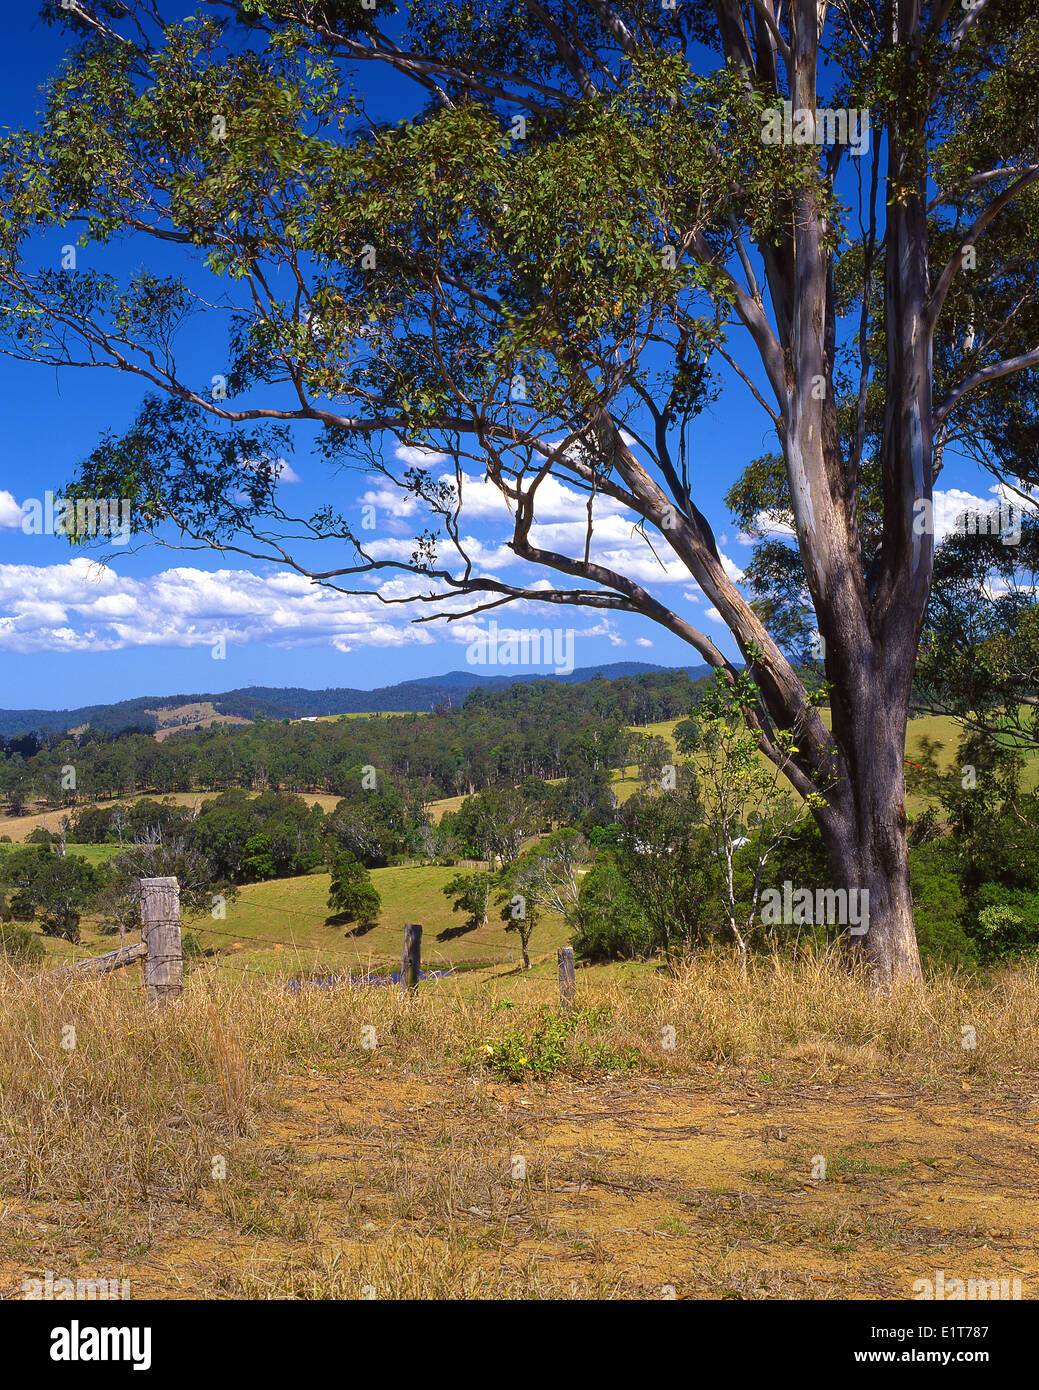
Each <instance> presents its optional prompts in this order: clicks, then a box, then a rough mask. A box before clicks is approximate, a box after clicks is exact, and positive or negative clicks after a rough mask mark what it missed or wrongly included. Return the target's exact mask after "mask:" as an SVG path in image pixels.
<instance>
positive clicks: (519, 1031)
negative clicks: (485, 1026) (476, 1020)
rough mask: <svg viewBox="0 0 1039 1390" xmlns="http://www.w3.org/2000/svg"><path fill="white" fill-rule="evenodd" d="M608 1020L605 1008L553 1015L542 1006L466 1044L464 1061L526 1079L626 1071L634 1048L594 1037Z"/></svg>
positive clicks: (511, 1078)
mask: <svg viewBox="0 0 1039 1390" xmlns="http://www.w3.org/2000/svg"><path fill="white" fill-rule="evenodd" d="M611 1022H612V1020H611V1015H610V1010H609V1009H602V1008H600V1009H574V1010H572V1011H571V1012H570V1013H567V1014H556V1013H553V1012H552V1011H551V1010H549V1009H546V1008H542V1009H539V1010H538V1012H537V1014H536V1015H535V1016H534V1018H533V1020H532V1021H531V1022H530V1023H529V1024H528V1025H527V1026H526V1027H523V1026H520V1027H517V1028H515V1029H512V1030H510V1031H509V1032H507V1033H505V1034H504V1035H503V1036H502V1037H500V1038H497V1039H495V1040H494V1041H492V1042H488V1043H485V1044H483V1046H481V1047H476V1046H473V1047H470V1048H469V1049H468V1051H467V1054H466V1061H467V1062H469V1063H470V1064H474V1063H482V1064H483V1065H484V1066H486V1067H487V1069H488V1070H489V1071H491V1072H493V1073H494V1075H495V1076H498V1077H500V1078H501V1079H502V1080H503V1081H526V1080H527V1079H528V1078H530V1077H535V1078H539V1077H546V1076H551V1075H553V1074H554V1073H555V1072H583V1071H630V1070H631V1069H632V1068H634V1067H636V1066H637V1065H638V1063H639V1055H638V1053H637V1052H633V1051H631V1050H630V1049H626V1050H618V1049H617V1048H615V1047H613V1046H612V1045H611V1044H610V1043H608V1042H606V1041H605V1040H604V1039H602V1038H601V1037H599V1036H596V1035H597V1034H602V1033H604V1032H606V1031H607V1030H608V1029H609V1028H610V1027H611ZM588 1034H591V1035H592V1036H588Z"/></svg>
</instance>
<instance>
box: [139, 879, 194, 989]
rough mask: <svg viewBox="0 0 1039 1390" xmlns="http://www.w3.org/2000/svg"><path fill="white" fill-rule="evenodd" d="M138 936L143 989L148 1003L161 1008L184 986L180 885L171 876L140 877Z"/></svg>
mask: <svg viewBox="0 0 1039 1390" xmlns="http://www.w3.org/2000/svg"><path fill="white" fill-rule="evenodd" d="M140 882H141V935H142V937H143V938H144V944H145V946H146V947H147V948H148V954H147V956H146V957H145V959H144V989H145V993H146V994H147V996H148V1002H149V1004H157V1005H158V1006H159V1007H160V1008H162V1007H163V1006H164V1005H165V1004H166V1003H167V1002H168V1001H169V1000H170V999H177V998H179V996H180V992H181V990H182V988H183V986H184V955H183V949H182V946H181V940H180V884H179V883H178V882H177V880H176V879H175V878H142V879H141V881H140Z"/></svg>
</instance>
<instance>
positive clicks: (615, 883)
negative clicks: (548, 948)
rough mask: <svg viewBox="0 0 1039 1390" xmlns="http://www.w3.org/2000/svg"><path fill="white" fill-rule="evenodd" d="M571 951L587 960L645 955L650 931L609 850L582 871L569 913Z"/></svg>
mask: <svg viewBox="0 0 1039 1390" xmlns="http://www.w3.org/2000/svg"><path fill="white" fill-rule="evenodd" d="M572 921H573V926H574V929H575V930H574V936H573V943H574V951H575V952H576V954H577V955H579V956H581V957H584V958H587V959H589V960H608V959H611V958H617V957H620V958H626V959H631V958H632V957H638V956H646V955H648V954H649V953H650V951H651V950H652V949H653V931H652V928H651V927H650V925H649V923H648V922H647V921H646V918H645V915H644V914H643V911H642V908H641V906H640V905H639V901H638V898H637V897H636V895H635V891H634V889H633V888H632V886H631V884H630V883H629V882H628V880H627V879H626V878H625V876H624V874H623V873H622V872H621V868H620V865H619V863H618V862H617V857H616V855H615V854H613V853H612V852H610V851H608V850H607V851H606V852H604V853H603V854H600V855H599V857H598V859H597V860H596V861H595V863H594V864H593V865H592V867H591V868H590V869H589V871H588V873H587V874H585V876H584V879H583V881H582V883H581V891H580V894H579V896H578V899H577V906H576V908H575V909H574V911H573V914H572Z"/></svg>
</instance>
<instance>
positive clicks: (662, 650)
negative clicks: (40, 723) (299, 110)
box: [0, 3, 991, 708]
mask: <svg viewBox="0 0 1039 1390" xmlns="http://www.w3.org/2000/svg"><path fill="white" fill-rule="evenodd" d="M187 9H188V6H185V13H186V12H187ZM5 40H6V41H5V44H4V46H3V49H2V51H0V72H2V88H0V90H2V91H3V97H2V99H0V101H2V109H0V124H2V125H4V126H8V127H17V126H20V125H23V124H30V123H32V120H33V115H34V112H35V110H36V108H37V104H38V101H39V95H38V89H39V87H40V85H41V84H42V83H43V82H44V80H45V79H46V77H47V75H48V73H49V72H50V71H51V70H52V69H53V68H54V67H55V66H56V64H57V62H58V61H59V59H60V56H61V53H62V51H63V48H64V44H65V42H66V41H65V39H64V38H63V36H62V34H61V33H60V32H59V31H58V30H55V29H46V28H44V27H43V26H42V25H41V24H40V23H39V21H38V20H37V19H36V18H35V7H34V5H33V4H31V3H25V4H23V5H19V6H16V7H13V12H11V13H9V14H8V15H6V16H5ZM365 67H366V69H367V70H366V72H365V73H364V74H363V76H364V78H365V81H366V84H367V85H366V87H365V92H366V98H367V100H368V102H369V106H370V109H371V111H372V112H373V114H375V115H389V116H396V115H399V114H402V113H401V112H400V111H399V110H398V107H399V94H400V87H399V86H394V87H392V88H391V87H387V86H386V85H385V79H381V81H382V84H383V85H380V75H379V73H378V71H377V70H374V69H375V65H365ZM71 240H73V234H71V233H69V232H65V233H59V232H55V233H53V234H51V235H49V236H48V237H46V238H42V239H41V242H40V244H39V245H38V246H37V247H35V248H34V252H35V254H36V255H37V256H38V257H39V259H40V261H41V263H48V262H49V263H51V264H54V265H56V264H58V262H59V258H60V255H61V247H62V245H63V244H64V243H65V242H68V241H71ZM79 256H80V257H81V258H82V257H84V256H87V257H91V258H92V260H91V264H96V265H98V266H103V267H106V268H112V269H116V270H120V271H122V272H123V273H125V272H126V271H128V270H130V269H132V268H134V267H135V266H137V265H138V264H139V263H141V262H142V261H144V260H147V262H148V264H149V265H152V266H155V265H156V264H157V262H156V256H155V251H154V246H148V247H143V246H141V247H138V246H136V245H134V244H133V243H132V242H130V241H127V242H124V243H122V244H114V245H113V246H111V247H108V248H105V249H104V250H103V251H101V250H99V249H95V248H87V249H86V250H81V251H80V252H79ZM79 264H81V265H82V264H83V261H82V259H80V261H79ZM158 264H161V262H159V263H158ZM166 264H167V265H168V266H169V267H170V268H177V266H178V263H177V262H176V261H175V259H173V258H172V257H171V258H170V260H169V261H168V262H166ZM211 352H212V347H211V345H208V344H203V342H202V341H197V342H191V343H189V346H188V349H187V353H186V354H185V357H186V358H187V365H188V368H189V370H190V371H191V372H192V373H193V374H195V375H196V376H198V377H201V378H202V379H208V378H209V376H210V375H211V374H212V372H214V371H219V370H220V365H221V364H219V363H217V364H216V365H215V366H214V364H213V362H212V361H211V360H210V356H209V355H210V354H211ZM744 360H746V359H745V358H744ZM721 381H722V385H723V390H722V394H721V397H720V399H719V400H718V401H717V402H716V403H715V404H714V405H713V406H712V407H711V409H710V411H709V412H708V413H707V414H705V415H703V416H701V417H700V419H699V420H698V421H697V422H696V423H695V425H694V433H693V435H692V438H691V457H692V468H693V476H694V478H695V480H696V482H695V496H696V500H697V502H698V505H699V506H700V507H701V509H702V510H703V511H704V512H705V513H706V514H707V516H708V518H709V519H710V520H711V521H712V523H713V524H714V525H715V527H716V530H717V533H718V535H719V540H720V544H721V549H722V551H723V553H724V555H725V556H726V558H727V561H728V563H729V565H730V567H731V568H730V572H731V573H732V574H733V575H734V576H738V572H739V571H740V569H741V566H742V564H744V563H745V562H746V559H747V558H748V556H749V554H750V549H749V546H748V544H747V542H746V538H741V537H740V536H739V535H738V534H737V531H736V528H735V527H734V526H733V525H732V523H731V518H729V517H728V516H727V514H726V511H725V508H724V504H723V503H722V500H721V499H722V496H723V494H724V492H725V490H726V489H727V488H728V487H729V486H730V485H731V482H732V480H733V479H734V477H735V476H736V475H737V473H738V472H739V471H740V470H741V468H742V467H743V466H744V465H745V464H746V462H747V461H749V460H750V459H751V458H754V457H756V456H757V455H760V454H761V453H763V452H766V451H768V450H771V449H772V448H774V447H775V440H774V436H773V435H772V433H771V427H770V425H769V422H768V420H767V418H766V417H765V416H764V414H763V413H762V412H761V410H760V408H759V407H757V406H756V405H755V403H754V402H753V400H752V399H751V397H750V395H749V393H748V391H747V389H746V387H745V386H744V385H743V384H742V383H741V382H739V381H738V380H737V379H736V378H735V377H734V376H733V375H732V374H731V373H728V369H725V375H723V376H722V377H721ZM142 394H143V391H142V383H141V382H140V381H139V380H138V379H135V378H132V377H130V376H128V375H125V374H123V375H120V374H117V373H114V372H111V371H106V370H100V371H99V370H95V371H88V370H71V369H68V370H63V371H61V372H60V373H56V372H55V371H54V370H53V369H51V368H45V367H40V366H35V365H29V364H23V363H18V362H13V361H11V360H10V359H9V358H6V357H0V398H2V399H3V400H4V402H5V403H6V409H5V412H4V430H3V436H2V447H0V651H2V652H3V653H4V673H5V680H4V683H3V688H2V690H0V705H3V706H5V707H8V708H11V707H14V708H18V707H30V706H31V707H43V708H62V707H69V706H76V705H81V704H86V703H91V702H94V701H107V700H117V699H125V698H129V697H131V696H136V695H143V694H155V695H165V694H174V693H179V692H196V691H219V690H227V689H231V688H234V687H238V686H246V685H273V686H285V685H299V686H307V687H322V686H360V687H372V686H377V685H384V684H389V683H392V682H395V681H399V680H405V679H408V678H409V677H413V676H426V675H433V674H438V673H442V672H446V671H450V670H456V669H459V668H464V667H465V666H466V664H467V663H466V651H467V647H468V646H469V644H470V643H471V641H472V640H473V638H474V636H476V635H477V634H478V632H479V630H480V628H479V626H478V625H474V624H472V623H469V624H458V625H455V626H454V627H453V628H450V629H449V628H445V627H443V626H442V625H433V624H424V625H421V626H418V627H416V626H415V625H414V624H412V623H410V622H409V621H408V619H409V617H411V616H412V613H411V612H410V610H408V609H405V608H403V607H394V608H389V609H388V608H386V607H385V606H384V605H382V604H380V603H379V602H378V600H377V599H375V598H374V596H364V597H360V598H357V597H354V598H349V597H346V596H341V595H334V594H330V593H328V592H327V591H321V590H316V589H315V588H314V587H313V586H310V585H308V584H307V582H306V581H305V580H301V579H300V578H299V577H298V576H294V575H291V574H289V573H286V572H285V571H283V570H278V569H276V568H275V567H274V566H271V565H264V564H261V563H257V562H254V561H249V560H246V559H245V558H243V557H241V556H238V555H234V554H226V555H216V554H207V553H202V552H199V551H197V550H192V551H183V552H181V551H178V550H176V549H169V548H165V547H151V548H148V549H144V550H142V551H139V552H136V553H131V550H130V548H129V547H123V548H118V547H116V548H115V552H114V557H113V558H110V559H108V563H107V564H106V565H105V566H101V565H100V564H99V563H98V562H97V560H96V559H94V558H92V557H91V556H90V555H88V554H84V553H83V552H78V551H77V552H73V551H71V550H70V548H69V547H68V545H67V543H66V542H65V541H64V540H63V539H62V538H61V537H60V536H54V535H37V534H30V535H26V534H24V530H23V526H22V521H23V518H24V517H25V515H26V506H27V504H29V505H31V503H30V499H40V500H42V499H43V498H44V496H45V494H46V493H47V492H48V491H50V492H53V493H58V494H60V491H61V488H62V485H63V484H64V483H66V482H67V481H68V480H69V479H70V478H71V476H72V475H73V473H74V471H75V466H76V464H77V462H78V461H79V460H80V459H81V458H83V457H84V456H85V455H86V454H87V453H89V452H90V450H91V449H92V448H93V447H94V445H95V444H96V442H97V440H98V437H99V436H100V435H101V433H102V432H104V431H105V430H116V431H118V430H120V429H121V428H123V427H124V426H125V425H126V424H128V423H129V422H130V421H131V420H132V418H133V417H134V415H135V414H136V410H137V407H138V405H139V403H140V400H141V397H142ZM311 437H312V435H311V434H310V433H309V432H308V431H306V430H304V431H301V432H300V433H299V435H298V437H297V447H296V449H295V452H293V453H292V455H291V456H290V457H289V459H288V463H287V466H286V469H285V472H284V475H283V481H282V483H281V487H282V489H283V496H284V499H285V501H284V505H285V506H286V508H287V509H290V510H291V511H293V512H295V513H296V514H297V515H302V516H306V515H310V514H311V513H312V512H313V511H315V510H316V509H317V508H318V507H320V506H323V505H325V504H327V503H328V502H329V501H332V502H333V503H334V505H336V506H337V507H338V508H340V509H342V510H344V511H348V512H349V511H351V510H355V509H358V508H360V507H361V506H362V505H364V504H368V505H370V506H373V507H374V508H375V517H376V520H377V530H376V533H375V540H374V541H373V546H372V548H373V552H375V553H377V554H381V555H386V556H395V555H399V554H402V553H408V552H410V550H411V548H412V546H411V541H412V539H413V537H414V535H415V532H416V529H419V528H420V525H421V523H420V522H419V521H418V514H417V513H415V512H413V511H411V510H410V509H409V508H408V507H407V505H404V506H401V503H400V499H399V497H397V496H396V495H395V494H394V493H393V492H392V491H391V490H390V489H389V488H388V487H387V485H386V484H385V483H384V482H383V481H382V480H380V479H379V478H377V477H367V478H366V477H364V476H361V475H358V474H338V475H331V474H330V473H329V471H328V468H327V465H326V464H325V463H324V462H323V461H322V460H321V459H319V458H318V457H317V456H316V455H314V454H312V453H311V452H310V449H309V441H310V438H311ZM393 453H394V449H393V445H392V444H391V443H388V444H387V449H386V454H387V458H388V459H392V458H393ZM407 461H410V462H413V461H415V460H414V458H413V457H409V459H408V460H407ZM422 462H423V463H424V464H425V465H426V466H429V467H431V468H432V469H434V470H437V469H439V468H440V467H441V462H440V461H438V460H437V459H425V460H422ZM469 469H470V471H471V472H472V473H473V477H472V479H471V482H470V483H468V484H467V485H466V487H465V488H464V489H463V491H464V495H465V503H466V512H467V514H468V517H469V518H470V521H469V522H468V523H467V527H466V531H467V534H468V535H469V537H470V540H471V545H472V548H473V549H474V551H475V552H476V553H477V554H478V555H479V556H480V557H481V558H482V559H483V561H484V563H485V565H486V566H487V567H488V568H489V569H490V571H491V572H497V573H500V574H501V575H502V576H503V577H507V578H508V579H509V580H510V581H512V580H523V581H529V580H530V579H536V578H537V577H538V576H537V575H536V574H534V573H532V572H531V571H529V569H527V568H526V567H524V566H521V565H519V563H518V562H517V561H516V559H515V557H514V556H512V555H511V553H510V552H507V551H506V550H504V549H503V548H502V546H501V540H502V539H503V532H502V530H501V528H500V525H499V524H498V523H499V522H500V520H501V518H502V517H503V516H504V507H503V504H502V502H501V499H500V498H499V497H498V495H497V493H496V492H495V490H494V489H492V488H490V487H489V486H488V485H487V484H486V483H484V482H483V481H482V480H481V479H480V478H479V477H478V476H477V475H476V469H475V465H469ZM942 485H943V489H945V490H946V491H945V494H943V497H942V498H941V499H939V500H940V501H941V502H942V503H943V506H942V507H941V510H942V511H943V512H944V513H945V514H947V515H949V516H950V517H951V515H952V514H953V513H954V512H955V511H956V510H957V508H958V507H959V506H962V505H963V503H964V501H965V500H967V499H968V497H970V496H973V497H981V498H985V497H987V496H988V494H989V491H990V487H991V479H989V478H988V477H987V476H986V475H983V474H981V473H980V472H979V471H978V470H977V469H976V468H975V467H974V466H973V465H971V464H958V463H956V462H949V463H948V464H947V469H946V474H945V475H943V479H942ZM544 491H545V494H546V495H545V503H544V505H543V506H539V509H538V522H539V527H540V531H539V535H540V538H541V539H542V541H543V542H544V543H546V544H552V545H557V546H558V548H560V549H568V548H570V547H572V546H573V545H575V544H576V545H577V546H578V547H579V545H580V535H581V534H582V530H583V521H582V520H576V521H575V520H574V518H575V516H577V517H581V515H582V512H581V503H580V502H579V500H578V499H576V496H575V494H573V493H568V492H567V490H566V489H565V488H562V487H559V488H555V489H554V490H553V489H545V490H544ZM417 523H418V524H417ZM170 539H171V540H172V539H173V538H172V537H171V538H170ZM597 547H598V553H599V554H601V555H602V556H603V557H604V558H606V559H607V561H608V562H611V563H614V564H616V565H617V566H618V567H621V568H623V569H624V570H625V572H627V573H629V574H632V575H633V576H634V577H635V578H637V579H639V580H640V582H642V583H644V584H646V585H647V587H651V588H652V589H653V590H654V591H655V592H656V593H657V595H658V596H659V597H660V598H661V599H663V600H664V601H665V602H666V603H667V604H668V605H669V606H671V607H674V608H675V609H676V610H677V611H679V612H680V613H682V614H683V616H686V617H687V618H689V619H690V620H691V621H692V622H694V624H695V625H696V626H699V627H701V628H702V629H703V630H704V631H706V632H707V633H708V635H709V636H710V637H711V638H712V639H713V640H715V641H716V642H718V643H719V645H720V646H721V647H722V649H723V650H725V651H728V652H731V651H732V650H733V647H732V644H731V641H730V639H729V637H728V634H727V631H726V629H725V628H724V627H723V625H722V624H721V623H720V621H718V620H717V619H716V617H714V616H712V613H711V612H710V611H709V607H708V605H707V604H706V603H705V602H704V600H703V596H702V595H701V594H699V592H698V590H696V587H695V585H693V584H692V583H691V582H690V581H689V579H688V576H687V575H683V574H682V572H681V571H680V570H679V568H678V567H677V566H671V567H669V569H668V570H667V571H662V570H661V568H660V565H659V563H658V562H657V560H656V559H655V558H654V557H653V555H652V554H651V553H650V552H649V551H648V549H647V547H646V546H645V544H644V543H643V542H641V541H639V540H638V539H637V538H636V537H633V536H632V534H631V526H630V519H628V518H625V517H624V516H623V515H622V514H620V512H619V510H617V509H612V510H611V509H609V508H604V509H603V510H602V511H601V512H599V513H597ZM106 556H113V550H112V548H106ZM335 561H336V556H335V555H334V554H333V553H330V552H329V551H327V550H326V552H325V555H324V558H323V561H322V563H323V564H325V565H328V566H331V564H333V563H335ZM393 583H394V587H392V588H390V589H388V590H386V591H385V592H387V593H388V594H399V593H402V592H404V591H405V590H404V587H403V582H402V581H399V580H398V581H393ZM369 587H372V588H374V585H371V586H369ZM559 611H560V610H558V609H555V610H552V612H551V613H546V611H545V610H544V608H542V609H540V610H534V609H530V608H528V609H527V610H524V609H523V608H521V607H519V606H516V607H514V608H513V609H511V610H508V609H506V610H504V611H499V613H498V614H497V615H496V616H497V619H498V623H499V625H500V626H505V625H506V624H510V625H512V626H515V627H540V626H542V625H545V624H548V623H554V624H559V623H560V618H559V616H558V615H559ZM564 612H565V614H566V616H565V619H564V620H563V626H565V627H568V628H572V629H573V630H574V634H575V638H574V660H575V664H576V665H578V666H587V665H591V664H595V663H599V662H614V661H621V660H641V661H651V662H656V663H660V664H662V665H688V664H697V663H698V662H699V660H700V658H699V657H698V655H697V653H696V652H695V651H694V650H693V649H692V648H690V647H688V646H686V645H685V644H683V643H681V642H679V641H678V640H677V639H676V638H673V637H672V636H670V634H668V633H666V632H664V631H663V629H661V628H659V627H656V626H655V625H654V624H652V623H650V622H648V621H646V620H644V619H641V618H635V617H631V616H615V615H604V614H602V613H599V612H596V611H592V610H580V609H567V610H564ZM221 639H223V641H222V646H223V650H224V651H225V652H226V655H225V656H223V657H217V658H214V654H213V653H214V647H216V650H217V651H218V652H219V651H220V650H221Z"/></svg>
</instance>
